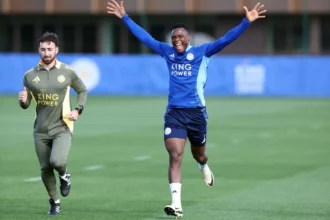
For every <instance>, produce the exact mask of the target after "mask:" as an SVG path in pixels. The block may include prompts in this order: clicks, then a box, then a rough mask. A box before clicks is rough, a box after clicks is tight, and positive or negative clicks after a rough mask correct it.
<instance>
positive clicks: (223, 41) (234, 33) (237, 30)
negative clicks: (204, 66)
mask: <svg viewBox="0 0 330 220" xmlns="http://www.w3.org/2000/svg"><path fill="white" fill-rule="evenodd" d="M250 24H251V22H250V21H249V20H248V19H247V18H243V20H242V22H241V23H240V24H239V25H237V26H236V27H234V28H233V29H231V30H230V31H228V32H227V33H226V34H225V35H224V36H222V37H221V38H219V39H218V40H216V41H214V42H212V43H207V44H206V45H205V46H206V50H205V56H207V57H211V56H212V55H214V54H216V53H218V52H219V51H221V50H222V49H223V48H225V47H226V46H227V45H229V44H231V43H232V42H233V41H235V40H236V39H237V38H238V37H239V36H241V35H242V34H243V33H244V32H245V30H246V29H247V28H248V27H249V26H250Z"/></svg>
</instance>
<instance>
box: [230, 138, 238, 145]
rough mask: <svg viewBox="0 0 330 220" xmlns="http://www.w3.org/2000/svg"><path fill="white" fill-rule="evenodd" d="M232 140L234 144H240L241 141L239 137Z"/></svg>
mask: <svg viewBox="0 0 330 220" xmlns="http://www.w3.org/2000/svg"><path fill="white" fill-rule="evenodd" d="M230 142H231V143H232V144H239V143H240V142H241V140H240V139H238V138H233V139H231V140H230Z"/></svg>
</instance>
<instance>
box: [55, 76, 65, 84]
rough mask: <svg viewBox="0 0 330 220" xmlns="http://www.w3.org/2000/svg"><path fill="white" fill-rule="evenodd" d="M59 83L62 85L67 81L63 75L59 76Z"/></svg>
mask: <svg viewBox="0 0 330 220" xmlns="http://www.w3.org/2000/svg"><path fill="white" fill-rule="evenodd" d="M57 81H58V82H59V83H62V82H64V81H65V77H64V76H63V75H59V76H58V77H57Z"/></svg>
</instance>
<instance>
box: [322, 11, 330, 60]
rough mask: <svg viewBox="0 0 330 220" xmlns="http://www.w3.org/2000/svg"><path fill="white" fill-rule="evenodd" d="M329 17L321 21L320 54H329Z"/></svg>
mask: <svg viewBox="0 0 330 220" xmlns="http://www.w3.org/2000/svg"><path fill="white" fill-rule="evenodd" d="M329 27H330V17H324V18H322V20H321V49H322V53H327V54H329V53H330V40H329V39H330V29H329Z"/></svg>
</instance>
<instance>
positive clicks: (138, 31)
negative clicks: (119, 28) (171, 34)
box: [122, 14, 170, 56]
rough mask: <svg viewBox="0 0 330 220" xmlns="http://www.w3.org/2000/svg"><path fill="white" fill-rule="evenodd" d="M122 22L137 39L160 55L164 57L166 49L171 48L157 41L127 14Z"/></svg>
mask: <svg viewBox="0 0 330 220" xmlns="http://www.w3.org/2000/svg"><path fill="white" fill-rule="evenodd" d="M122 20H123V22H124V23H125V25H126V26H127V28H128V29H129V30H130V32H131V33H132V34H133V35H134V36H135V37H136V38H138V39H139V40H140V41H141V42H142V43H143V44H144V45H146V46H147V47H149V48H150V49H152V50H153V51H155V52H156V53H158V54H159V55H161V56H163V54H164V49H165V48H167V47H170V46H169V45H168V44H167V43H164V42H159V41H157V40H155V39H154V38H153V37H152V36H151V35H150V34H149V33H148V32H147V31H146V30H144V29H143V28H142V27H140V26H139V25H137V24H136V23H135V22H134V21H133V20H132V19H131V18H130V17H129V16H128V15H127V14H126V15H124V16H123V17H122Z"/></svg>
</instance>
